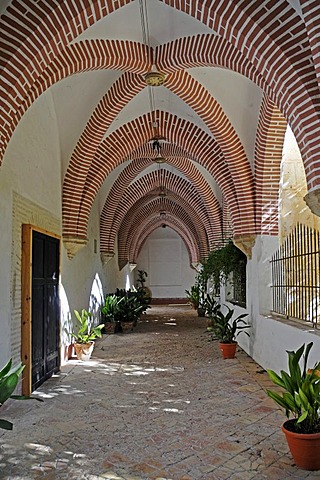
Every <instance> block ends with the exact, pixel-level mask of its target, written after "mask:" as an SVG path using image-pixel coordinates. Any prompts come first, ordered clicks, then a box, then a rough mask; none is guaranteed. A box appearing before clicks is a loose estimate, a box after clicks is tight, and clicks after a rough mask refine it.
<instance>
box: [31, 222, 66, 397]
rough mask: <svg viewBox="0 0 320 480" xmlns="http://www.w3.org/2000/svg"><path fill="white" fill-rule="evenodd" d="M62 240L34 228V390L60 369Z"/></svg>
mask: <svg viewBox="0 0 320 480" xmlns="http://www.w3.org/2000/svg"><path fill="white" fill-rule="evenodd" d="M59 244H60V243H59V240H58V239H56V238H53V237H50V236H48V235H44V234H43V233H40V232H37V231H33V237H32V390H35V389H36V388H38V387H39V386H40V385H41V384H42V383H43V382H44V381H45V380H46V379H47V378H49V377H50V376H51V375H52V374H53V373H54V372H56V371H57V370H58V369H59V364H60V360H59V323H60V322H59Z"/></svg>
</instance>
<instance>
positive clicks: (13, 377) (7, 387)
mask: <svg viewBox="0 0 320 480" xmlns="http://www.w3.org/2000/svg"><path fill="white" fill-rule="evenodd" d="M24 367H25V366H24V365H22V363H20V364H19V365H17V366H16V367H14V368H12V359H10V360H9V361H8V363H7V364H6V365H5V366H4V367H3V368H2V369H1V370H0V407H1V406H2V405H3V404H4V403H5V402H6V401H7V400H8V399H9V398H13V399H15V400H30V399H33V400H38V401H40V402H43V400H42V399H41V398H36V397H30V396H27V395H13V392H14V390H15V388H16V386H17V385H18V381H19V377H20V375H21V373H22V372H23V369H24ZM0 428H2V429H4V430H12V428H13V424H12V423H11V422H9V421H7V420H3V419H2V418H1V419H0Z"/></svg>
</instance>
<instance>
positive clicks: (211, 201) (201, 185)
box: [100, 144, 222, 252]
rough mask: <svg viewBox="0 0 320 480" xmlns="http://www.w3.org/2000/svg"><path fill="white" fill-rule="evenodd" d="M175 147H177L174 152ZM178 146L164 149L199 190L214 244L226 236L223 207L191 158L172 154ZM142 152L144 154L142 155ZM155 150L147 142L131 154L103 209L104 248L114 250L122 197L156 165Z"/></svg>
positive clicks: (102, 232)
mask: <svg viewBox="0 0 320 480" xmlns="http://www.w3.org/2000/svg"><path fill="white" fill-rule="evenodd" d="M171 150H174V152H172V151H171ZM176 150H177V148H174V149H173V148H172V146H171V145H170V146H167V145H166V147H164V148H163V149H162V151H163V153H164V155H165V157H166V159H167V163H168V164H170V165H173V166H174V167H176V168H177V169H178V170H180V171H181V172H182V173H183V174H184V175H185V176H186V177H187V178H188V179H189V181H190V182H192V185H193V188H195V189H196V191H197V192H198V193H199V195H200V198H201V200H202V203H203V206H204V207H205V209H206V211H207V216H208V219H209V221H210V230H211V232H212V237H213V243H212V244H211V246H213V244H214V243H217V242H218V241H219V239H220V238H221V237H222V225H221V208H220V206H219V204H218V202H217V200H216V198H215V197H214V195H213V192H212V189H211V188H210V186H209V185H208V183H207V181H206V180H205V179H204V178H203V176H202V174H201V173H200V172H199V170H198V169H197V168H196V167H195V166H194V165H193V164H192V163H191V162H190V160H188V159H186V158H182V157H171V156H170V154H172V153H175V154H178V153H180V152H177V151H176ZM141 156H142V158H141ZM153 156H154V153H153V151H152V148H151V146H150V145H148V144H147V145H144V146H143V147H142V148H140V149H138V150H137V151H136V152H133V154H132V155H131V159H132V161H131V162H130V164H129V165H128V166H127V167H126V168H125V169H124V170H123V171H122V172H121V173H120V175H119V176H118V178H117V179H116V181H115V182H114V184H113V186H112V188H111V189H110V192H109V194H108V197H107V199H106V201H105V204H104V207H103V210H102V212H101V216H100V249H101V252H111V251H113V249H114V238H115V236H114V235H112V231H113V227H112V224H113V220H114V218H115V217H117V213H116V211H117V207H118V204H119V203H120V202H121V199H122V198H123V196H124V195H125V192H126V191H127V189H128V187H129V185H130V183H131V182H132V181H133V180H134V179H135V177H136V176H137V175H138V174H140V173H141V172H142V171H143V170H144V169H145V168H146V167H148V166H150V165H152V163H153V162H152V160H151V159H150V158H152V157H153Z"/></svg>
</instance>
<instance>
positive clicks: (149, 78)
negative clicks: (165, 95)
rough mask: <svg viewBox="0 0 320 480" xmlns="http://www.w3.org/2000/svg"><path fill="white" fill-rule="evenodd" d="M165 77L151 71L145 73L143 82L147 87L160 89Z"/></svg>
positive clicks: (162, 74)
mask: <svg viewBox="0 0 320 480" xmlns="http://www.w3.org/2000/svg"><path fill="white" fill-rule="evenodd" d="M165 79H166V76H165V74H164V73H161V72H155V71H151V72H149V73H147V75H146V76H145V77H144V80H145V82H146V84H147V85H149V87H161V85H163V84H164V82H165Z"/></svg>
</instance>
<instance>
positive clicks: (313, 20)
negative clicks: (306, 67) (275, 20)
mask: <svg viewBox="0 0 320 480" xmlns="http://www.w3.org/2000/svg"><path fill="white" fill-rule="evenodd" d="M300 4H301V6H302V13H303V16H304V20H305V25H306V29H307V34H308V38H309V42H310V48H311V53H312V59H313V61H314V64H315V69H316V73H317V78H318V85H319V87H320V43H319V36H320V3H319V2H318V0H300Z"/></svg>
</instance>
